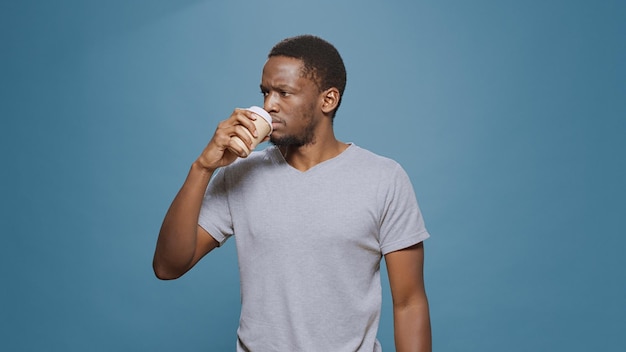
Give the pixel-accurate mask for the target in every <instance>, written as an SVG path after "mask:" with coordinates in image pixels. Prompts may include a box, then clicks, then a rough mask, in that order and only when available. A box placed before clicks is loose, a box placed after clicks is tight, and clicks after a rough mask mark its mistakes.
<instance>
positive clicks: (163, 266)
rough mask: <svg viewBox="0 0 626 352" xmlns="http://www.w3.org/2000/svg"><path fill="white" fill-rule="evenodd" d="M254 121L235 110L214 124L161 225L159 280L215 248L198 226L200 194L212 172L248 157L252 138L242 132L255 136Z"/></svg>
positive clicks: (156, 268) (156, 264)
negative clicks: (240, 143) (239, 142)
mask: <svg viewBox="0 0 626 352" xmlns="http://www.w3.org/2000/svg"><path fill="white" fill-rule="evenodd" d="M254 119H256V116H255V115H254V114H253V113H251V112H249V111H247V110H241V109H236V110H235V111H234V112H233V114H232V115H231V116H230V117H229V118H228V119H227V120H224V121H222V122H221V123H220V124H219V125H218V127H217V129H216V130H215V134H214V135H213V138H212V139H211V141H210V142H209V144H208V145H207V146H206V148H205V149H204V151H203V152H202V154H201V155H200V156H199V157H198V159H197V160H196V161H195V162H194V163H193V164H192V166H191V170H189V174H188V175H187V179H186V180H185V183H184V184H183V186H182V187H181V189H180V191H179V192H178V194H177V195H176V197H175V198H174V201H172V204H171V205H170V208H169V210H168V211H167V214H166V215H165V218H164V219H163V224H162V225H161V231H160V232H159V238H158V240H157V245H156V249H155V251H154V259H153V261H152V267H153V269H154V273H155V275H156V276H157V277H158V278H159V279H163V280H170V279H176V278H178V277H180V276H182V275H183V274H184V273H186V272H187V271H188V270H189V269H191V268H192V267H193V266H194V265H195V264H196V263H197V262H198V261H199V260H200V259H201V258H202V257H203V256H204V255H205V254H207V253H209V252H210V251H211V250H212V249H214V248H215V247H217V246H218V242H217V240H215V239H214V238H213V237H212V236H211V235H210V234H209V233H208V232H206V231H205V230H204V229H203V228H202V227H200V226H199V225H198V217H199V215H200V208H201V206H202V200H203V198H204V192H205V191H206V188H207V186H208V184H209V181H210V179H211V176H212V175H213V173H214V172H215V170H217V169H218V168H219V167H223V166H226V165H228V164H230V163H232V162H233V161H235V159H237V157H244V158H245V157H247V156H248V155H249V154H250V147H251V145H252V139H251V138H250V137H249V135H248V134H247V132H245V131H244V129H248V130H249V131H250V132H251V133H252V134H253V135H256V128H255V126H254V123H253V122H252V120H254ZM233 136H238V137H239V138H241V139H242V140H243V141H244V142H245V143H246V144H247V145H248V146H249V148H248V149H247V150H244V149H243V148H241V147H240V146H238V145H237V144H236V143H233V142H232V137H233Z"/></svg>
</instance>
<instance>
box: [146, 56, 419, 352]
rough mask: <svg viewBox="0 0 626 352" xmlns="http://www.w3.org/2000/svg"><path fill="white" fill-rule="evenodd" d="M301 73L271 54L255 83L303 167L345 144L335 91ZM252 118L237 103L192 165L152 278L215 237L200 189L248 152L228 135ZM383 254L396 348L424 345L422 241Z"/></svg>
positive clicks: (163, 275) (278, 132)
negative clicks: (203, 216)
mask: <svg viewBox="0 0 626 352" xmlns="http://www.w3.org/2000/svg"><path fill="white" fill-rule="evenodd" d="M301 73H302V61H301V60H299V59H295V58H290V57H286V56H272V57H270V58H269V59H268V60H267V62H266V64H265V66H264V68H263V75H262V79H261V84H260V87H261V92H262V93H263V97H264V108H265V110H267V111H268V112H269V113H270V115H271V116H272V121H273V123H272V125H273V128H274V130H273V132H272V135H271V139H270V142H272V143H274V144H276V145H277V146H278V147H279V149H280V151H281V152H282V154H283V156H284V157H285V160H286V161H287V162H288V163H289V164H290V165H291V166H292V167H294V168H295V169H297V170H300V171H302V172H305V171H306V170H308V169H310V168H311V167H313V166H315V165H317V164H319V163H321V162H323V161H325V160H328V159H331V158H333V157H335V156H337V155H339V154H340V153H341V152H343V151H344V150H345V149H346V148H347V147H348V145H347V144H345V143H343V142H340V141H338V140H337V139H336V138H335V135H334V131H333V123H332V116H333V113H334V111H335V109H336V108H337V106H338V103H339V98H340V93H339V90H338V89H336V88H329V89H326V90H324V91H320V89H319V87H318V85H317V84H316V82H315V81H313V80H311V78H310V77H304V76H303V75H302V74H301ZM256 118H257V117H256V116H255V115H254V114H253V113H251V112H249V111H246V110H242V109H236V110H235V111H234V112H233V113H232V114H231V115H230V117H228V118H227V119H226V120H224V121H222V122H220V123H219V125H218V126H217V129H216V130H215V133H214V135H213V137H212V138H211V140H210V141H209V143H208V144H207V146H206V147H205V148H204V150H203V151H202V153H201V154H200V156H199V157H198V159H197V160H196V161H195V162H194V163H193V164H192V166H191V169H190V171H189V174H188V176H187V179H186V180H185V182H184V184H183V186H182V187H181V189H180V191H179V192H178V194H177V195H176V197H175V198H174V201H173V202H172V204H171V206H170V208H169V210H168V212H167V214H166V216H165V219H164V220H163V224H162V226H161V231H160V233H159V238H158V240H157V245H156V250H155V254H154V260H153V268H154V272H155V274H156V276H157V277H158V278H160V279H163V280H169V279H176V278H178V277H180V276H182V275H183V274H184V273H186V272H187V271H188V270H189V269H191V268H192V267H193V266H194V265H195V264H196V263H197V262H198V261H199V260H200V259H201V258H202V257H203V256H204V255H206V254H207V253H209V252H210V251H211V250H213V249H214V248H215V247H217V245H218V243H217V241H216V240H215V239H214V238H213V237H212V236H211V235H210V234H209V233H207V232H206V231H205V230H204V229H202V228H201V227H200V226H198V216H199V213H200V207H201V205H202V198H203V196H204V191H205V189H206V187H207V185H208V183H209V180H210V179H211V176H212V175H213V173H214V172H215V170H217V169H218V168H220V167H223V166H226V165H229V164H230V163H232V162H233V161H235V159H236V158H237V157H242V158H244V157H247V156H248V155H249V154H250V149H249V148H241V147H239V146H237V144H235V143H234V142H232V140H231V139H232V137H233V136H238V137H239V138H241V139H242V140H243V141H244V142H245V143H246V144H247V145H248V146H250V145H251V143H252V141H251V139H250V138H249V136H248V135H247V133H245V130H246V129H247V130H249V131H250V133H251V134H252V135H253V136H256V135H257V134H256V129H255V126H254V124H253V123H252V120H254V119H256ZM385 260H386V263H387V269H388V273H389V281H390V285H391V293H392V297H393V307H394V308H393V310H394V331H395V342H396V351H398V352H404V351H430V350H431V333H430V318H429V313H428V301H427V298H426V293H425V290H424V281H423V260H424V247H423V245H422V244H421V243H420V244H418V245H415V246H413V247H409V248H406V249H403V250H399V251H396V252H392V253H389V254H387V255H386V256H385Z"/></svg>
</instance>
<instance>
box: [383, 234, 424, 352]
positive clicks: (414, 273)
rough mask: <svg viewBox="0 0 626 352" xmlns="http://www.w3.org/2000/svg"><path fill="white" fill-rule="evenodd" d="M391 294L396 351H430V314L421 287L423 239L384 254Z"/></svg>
mask: <svg viewBox="0 0 626 352" xmlns="http://www.w3.org/2000/svg"><path fill="white" fill-rule="evenodd" d="M385 262H386V264H387V272H388V274H389V284H390V286H391V296H392V299H393V322H394V339H395V343H396V352H409V351H410V352H417V351H419V352H430V351H431V350H432V341H431V331H430V314H429V310H428V299H427V297H426V290H425V288H424V270H423V268H424V245H423V243H422V242H420V243H418V244H415V245H413V246H411V247H408V248H405V249H401V250H398V251H394V252H391V253H387V254H386V255H385Z"/></svg>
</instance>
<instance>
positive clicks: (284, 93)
mask: <svg viewBox="0 0 626 352" xmlns="http://www.w3.org/2000/svg"><path fill="white" fill-rule="evenodd" d="M280 95H282V96H283V97H286V96H288V95H289V93H288V92H280Z"/></svg>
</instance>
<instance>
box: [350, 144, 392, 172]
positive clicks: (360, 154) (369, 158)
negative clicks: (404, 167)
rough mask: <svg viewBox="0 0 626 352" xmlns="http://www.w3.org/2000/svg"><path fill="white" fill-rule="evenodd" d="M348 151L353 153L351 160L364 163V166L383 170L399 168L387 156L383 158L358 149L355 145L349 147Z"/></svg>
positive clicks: (371, 152) (363, 149)
mask: <svg viewBox="0 0 626 352" xmlns="http://www.w3.org/2000/svg"><path fill="white" fill-rule="evenodd" d="M350 149H352V151H353V159H354V160H357V161H359V162H361V163H364V164H365V165H369V166H372V167H379V168H385V169H390V168H392V169H393V168H397V167H401V166H400V164H399V163H398V162H397V161H396V160H394V159H392V158H390V157H387V156H383V155H381V154H377V153H375V152H373V151H371V150H368V149H365V148H362V147H359V146H357V145H355V144H352V145H351V146H350Z"/></svg>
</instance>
